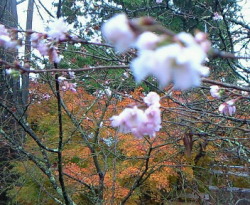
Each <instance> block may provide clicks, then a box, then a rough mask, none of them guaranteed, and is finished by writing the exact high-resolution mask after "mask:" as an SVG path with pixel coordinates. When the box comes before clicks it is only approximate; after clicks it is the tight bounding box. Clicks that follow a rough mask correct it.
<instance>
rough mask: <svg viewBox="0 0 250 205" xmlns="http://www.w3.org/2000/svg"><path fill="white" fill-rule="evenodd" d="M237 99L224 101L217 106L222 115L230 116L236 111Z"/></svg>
mask: <svg viewBox="0 0 250 205" xmlns="http://www.w3.org/2000/svg"><path fill="white" fill-rule="evenodd" d="M236 101H237V99H232V100H229V101H227V102H224V103H223V104H221V105H220V107H219V112H220V113H221V114H224V115H230V116H232V115H233V114H234V113H235V112H236V106H235V102H236Z"/></svg>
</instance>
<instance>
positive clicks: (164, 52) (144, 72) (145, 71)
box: [131, 32, 209, 90]
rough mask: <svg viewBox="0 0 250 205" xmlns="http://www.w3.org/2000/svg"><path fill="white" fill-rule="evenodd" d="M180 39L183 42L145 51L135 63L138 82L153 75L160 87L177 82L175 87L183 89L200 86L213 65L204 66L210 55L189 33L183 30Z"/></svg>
mask: <svg viewBox="0 0 250 205" xmlns="http://www.w3.org/2000/svg"><path fill="white" fill-rule="evenodd" d="M176 38H177V39H178V40H179V41H180V42H181V43H178V42H177V43H172V44H168V45H165V46H161V47H159V48H157V49H156V50H155V51H152V50H142V51H141V52H140V53H139V56H138V57H137V58H135V59H134V60H133V61H132V62H131V69H132V71H133V74H134V76H135V80H136V81H137V82H141V81H142V80H143V79H144V78H146V77H147V76H149V75H153V76H155V77H156V78H157V80H158V81H159V85H160V87H164V86H166V85H167V84H168V83H170V82H173V83H174V87H175V89H181V90H186V89H189V88H191V87H196V86H199V85H200V83H201V77H202V76H207V75H208V74H209V68H207V67H205V66H203V65H202V63H203V62H204V60H205V58H206V53H205V51H204V50H203V48H202V47H201V46H200V45H199V44H198V43H197V42H196V41H195V39H194V38H193V37H192V36H191V35H189V34H186V33H183V32H182V33H180V34H178V35H177V36H176ZM183 43H184V44H185V46H184V45H183Z"/></svg>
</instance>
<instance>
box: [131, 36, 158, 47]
mask: <svg viewBox="0 0 250 205" xmlns="http://www.w3.org/2000/svg"><path fill="white" fill-rule="evenodd" d="M159 42H160V37H159V36H157V35H156V34H154V33H152V32H144V33H142V34H141V35H139V36H138V38H137V40H136V42H135V47H136V48H137V49H139V50H153V49H155V48H156V47H157V43H159Z"/></svg>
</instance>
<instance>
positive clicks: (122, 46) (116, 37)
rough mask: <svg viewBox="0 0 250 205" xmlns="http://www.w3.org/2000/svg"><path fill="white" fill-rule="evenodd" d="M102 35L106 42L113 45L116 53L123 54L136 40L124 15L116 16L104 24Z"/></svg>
mask: <svg viewBox="0 0 250 205" xmlns="http://www.w3.org/2000/svg"><path fill="white" fill-rule="evenodd" d="M102 34H103V36H104V38H105V39H106V40H107V41H109V42H110V43H112V44H114V46H115V49H116V50H117V51H118V52H125V51H126V50H128V48H129V47H130V46H131V45H132V44H133V43H134V42H135V40H136V35H135V33H134V31H132V29H131V27H130V25H129V20H128V19H127V16H126V15H125V14H118V15H116V16H114V17H112V18H111V19H109V20H108V21H107V22H106V23H104V24H103V26H102Z"/></svg>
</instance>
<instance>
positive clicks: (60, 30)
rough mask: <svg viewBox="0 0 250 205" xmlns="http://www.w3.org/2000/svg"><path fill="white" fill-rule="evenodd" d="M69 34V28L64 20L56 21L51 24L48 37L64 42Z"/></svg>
mask: <svg viewBox="0 0 250 205" xmlns="http://www.w3.org/2000/svg"><path fill="white" fill-rule="evenodd" d="M67 32H68V26H67V24H66V23H65V21H64V20H63V19H62V18H59V19H55V21H54V22H51V23H49V27H48V32H47V34H48V37H50V38H52V39H54V40H57V41H60V40H61V41H62V40H65V39H66V33H67Z"/></svg>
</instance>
